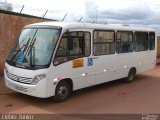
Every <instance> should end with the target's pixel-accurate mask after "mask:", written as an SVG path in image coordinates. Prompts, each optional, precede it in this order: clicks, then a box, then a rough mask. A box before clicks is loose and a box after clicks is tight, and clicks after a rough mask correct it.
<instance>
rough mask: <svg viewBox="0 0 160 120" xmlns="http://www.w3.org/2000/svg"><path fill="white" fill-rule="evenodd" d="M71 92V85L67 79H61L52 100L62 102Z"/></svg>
mask: <svg viewBox="0 0 160 120" xmlns="http://www.w3.org/2000/svg"><path fill="white" fill-rule="evenodd" d="M70 94H71V87H70V85H69V83H68V82H67V81H61V82H59V83H58V85H57V87H56V90H55V96H54V101H56V102H63V101H65V100H67V99H68V97H69V96H70Z"/></svg>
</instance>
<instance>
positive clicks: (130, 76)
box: [125, 68, 136, 83]
mask: <svg viewBox="0 0 160 120" xmlns="http://www.w3.org/2000/svg"><path fill="white" fill-rule="evenodd" d="M135 75H136V70H135V69H134V68H132V69H130V70H129V72H128V76H127V77H126V78H125V82H127V83H131V82H133V81H134V79H135Z"/></svg>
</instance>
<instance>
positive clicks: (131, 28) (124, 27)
mask: <svg viewBox="0 0 160 120" xmlns="http://www.w3.org/2000/svg"><path fill="white" fill-rule="evenodd" d="M32 26H57V27H62V28H64V29H72V28H79V29H80V28H81V29H82V28H85V29H102V30H124V31H154V32H155V31H156V30H155V29H153V28H148V27H135V26H130V25H119V24H105V25H104V24H95V23H94V24H92V23H83V22H40V23H34V24H30V25H27V26H25V27H32Z"/></svg>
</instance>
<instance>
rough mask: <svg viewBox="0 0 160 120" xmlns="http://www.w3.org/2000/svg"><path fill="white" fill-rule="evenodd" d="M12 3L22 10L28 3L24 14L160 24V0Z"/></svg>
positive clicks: (16, 0)
mask: <svg viewBox="0 0 160 120" xmlns="http://www.w3.org/2000/svg"><path fill="white" fill-rule="evenodd" d="M7 1H8V2H9V3H12V4H13V5H14V6H16V7H14V10H15V11H16V12H19V11H20V10H21V7H22V5H25V7H24V10H23V12H22V13H26V14H31V15H37V16H43V14H44V13H45V11H46V10H48V13H47V15H46V18H51V19H58V20H61V19H62V18H63V17H64V15H65V14H67V17H66V19H65V20H66V21H78V20H79V19H80V18H81V17H83V19H82V21H84V22H85V21H87V22H88V21H90V22H92V21H93V20H95V19H96V16H97V20H98V22H103V23H104V22H107V23H122V24H144V25H148V26H154V27H156V26H157V29H159V24H160V16H159V13H160V7H159V6H160V1H159V0H44V1H42V0H7Z"/></svg>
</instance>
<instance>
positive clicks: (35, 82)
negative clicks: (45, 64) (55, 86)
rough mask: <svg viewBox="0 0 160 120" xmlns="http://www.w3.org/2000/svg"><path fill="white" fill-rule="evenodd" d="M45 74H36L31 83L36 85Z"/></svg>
mask: <svg viewBox="0 0 160 120" xmlns="http://www.w3.org/2000/svg"><path fill="white" fill-rule="evenodd" d="M46 76H47V75H46V74H40V75H36V76H35V77H34V78H33V80H32V83H31V84H32V85H36V84H37V83H38V82H39V81H40V80H42V79H44V78H46Z"/></svg>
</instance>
